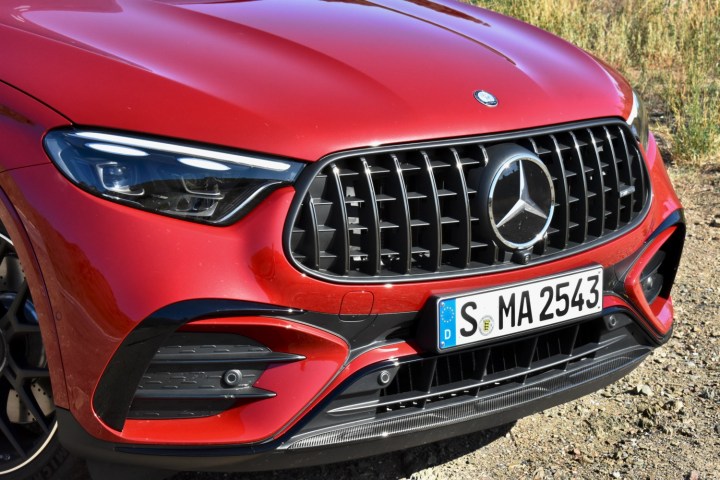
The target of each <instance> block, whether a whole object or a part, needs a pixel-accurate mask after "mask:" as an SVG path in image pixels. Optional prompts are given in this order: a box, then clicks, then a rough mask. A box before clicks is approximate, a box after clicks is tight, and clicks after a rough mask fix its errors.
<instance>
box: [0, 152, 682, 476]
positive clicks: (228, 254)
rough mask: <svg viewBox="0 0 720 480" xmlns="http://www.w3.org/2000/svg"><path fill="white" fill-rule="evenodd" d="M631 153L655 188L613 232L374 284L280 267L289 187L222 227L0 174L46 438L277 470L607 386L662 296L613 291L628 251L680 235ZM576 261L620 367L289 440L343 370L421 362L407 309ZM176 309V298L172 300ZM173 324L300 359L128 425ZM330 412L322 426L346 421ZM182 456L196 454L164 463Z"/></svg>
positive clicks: (198, 465) (664, 183)
mask: <svg viewBox="0 0 720 480" xmlns="http://www.w3.org/2000/svg"><path fill="white" fill-rule="evenodd" d="M646 157H647V162H648V170H649V172H650V178H651V180H652V184H653V195H654V199H653V202H652V205H651V207H650V210H649V211H648V213H647V216H646V217H645V219H644V220H643V221H642V222H641V223H640V224H639V225H638V226H637V227H636V228H634V229H633V230H631V231H629V232H628V233H626V234H625V235H623V236H622V237H620V238H616V239H613V240H612V241H609V242H606V243H604V244H602V245H599V246H598V247H597V248H594V249H591V250H587V251H583V252H580V253H577V254H575V255H572V256H568V257H565V258H562V259H560V260H557V261H553V262H547V263H542V264H538V265H531V266H528V267H526V268H522V269H515V270H509V271H501V272H498V273H493V274H488V275H482V276H475V277H464V278H452V279H443V280H440V281H424V282H410V283H402V284H375V285H342V284H333V283H329V282H326V281H322V280H318V279H314V278H311V277H308V276H307V275H305V274H303V273H301V272H300V271H298V270H297V269H296V268H295V267H293V266H292V265H291V264H290V263H289V262H288V261H287V257H286V255H285V253H284V252H283V248H282V244H281V241H280V239H281V238H282V234H283V228H284V219H285V217H286V214H287V211H288V209H289V206H290V203H291V202H292V199H293V196H294V191H293V189H292V188H285V189H282V190H278V191H276V192H274V193H273V194H272V195H271V196H270V197H269V198H268V199H267V200H266V201H265V202H263V203H262V204H261V205H259V206H258V207H257V208H256V209H255V210H254V211H253V212H251V213H250V214H249V215H248V216H247V217H245V218H244V219H243V220H242V221H240V222H238V223H237V224H235V225H232V226H229V227H224V228H214V227H207V226H202V225H196V224H191V223H188V222H183V221H179V220H174V219H170V218H165V217H160V216H156V215H151V214H148V213H145V212H140V211H136V210H133V209H130V208H126V207H122V206H119V205H115V204H112V203H109V202H106V201H103V200H101V199H98V198H95V197H93V196H91V195H88V194H86V193H85V192H82V191H80V190H79V189H77V188H75V187H74V186H72V185H71V184H69V183H68V182H67V180H66V179H64V178H63V177H62V176H61V175H60V174H59V173H58V172H57V170H56V169H55V168H54V167H53V166H52V165H47V164H45V165H39V166H36V167H31V168H25V169H18V170H13V171H11V172H6V173H4V174H2V176H0V182H1V185H0V186H2V188H3V190H4V191H5V192H7V194H8V196H9V197H10V198H11V201H12V203H13V205H15V207H16V208H17V210H18V212H19V217H20V218H21V219H22V221H23V225H24V227H25V229H26V230H27V232H28V237H29V239H30V241H31V242H32V246H33V249H34V251H35V253H36V256H37V258H38V262H39V266H40V270H41V272H42V275H43V278H44V281H45V285H46V287H47V295H48V297H49V299H50V303H51V305H52V311H49V312H44V313H43V315H44V318H45V319H46V320H45V321H48V320H50V321H52V320H53V319H54V323H55V325H56V327H57V332H58V339H57V341H58V346H59V348H58V349H57V351H59V352H61V354H59V355H57V356H56V357H53V358H50V359H49V362H50V364H51V365H53V364H57V365H60V364H62V365H63V366H64V369H65V372H66V375H65V378H64V381H65V382H66V384H67V390H68V401H67V403H63V402H59V403H58V407H59V414H58V418H59V421H60V423H61V429H60V431H61V436H62V438H63V439H64V441H65V443H66V444H67V445H68V447H69V448H71V449H76V450H77V451H79V453H82V454H84V455H86V456H90V457H94V458H102V459H107V460H112V461H127V462H130V463H138V464H146V465H155V466H162V465H166V466H171V467H172V468H174V469H196V470H197V469H208V470H210V469H227V470H236V469H247V470H254V469H262V468H279V467H280V466H288V467H291V466H300V465H309V464H315V463H322V462H326V461H330V460H332V459H337V458H336V457H335V456H334V455H338V454H339V452H340V451H342V454H343V455H344V456H343V458H344V459H346V458H353V457H358V456H365V455H368V454H372V453H379V452H382V451H387V450H389V449H391V448H395V447H396V446H397V448H404V447H406V446H410V445H414V444H419V443H426V442H428V441H433V440H437V439H440V438H446V437H450V436H453V435H457V434H461V433H464V432H470V431H474V430H479V429H482V428H488V427H491V426H494V425H497V424H502V423H506V422H508V421H511V420H513V419H516V418H519V417H521V416H523V415H527V414H528V413H531V412H534V411H537V410H541V409H543V408H546V407H548V406H551V405H555V404H557V403H561V402H562V401H565V400H568V399H571V398H575V397H577V396H580V395H584V394H586V393H588V392H590V391H592V390H595V389H597V388H599V387H601V386H603V385H605V384H607V383H610V382H612V381H614V380H615V379H616V378H619V377H620V376H622V375H623V374H625V373H627V372H628V371H630V370H631V369H632V368H634V366H635V365H637V363H638V362H639V361H640V360H641V359H642V357H643V356H644V355H645V354H647V352H649V350H650V349H651V348H652V347H653V346H655V345H658V344H660V343H662V342H663V341H664V340H665V339H666V338H667V336H668V335H669V331H670V328H671V323H672V308H671V305H672V304H671V301H670V299H669V289H668V292H666V293H667V294H666V295H665V297H664V299H663V301H662V302H661V303H659V304H657V305H655V306H649V305H647V306H644V305H641V304H640V303H641V302H638V299H637V298H635V297H633V296H632V295H631V294H630V293H631V292H629V290H628V288H627V285H626V280H627V277H628V275H629V274H630V273H631V272H632V267H633V266H634V265H635V262H636V261H637V260H638V259H640V258H641V257H642V255H643V254H644V253H645V252H647V251H648V249H649V248H650V247H651V245H652V244H653V242H654V241H655V240H656V239H657V238H661V234H662V233H663V232H669V231H670V229H672V228H675V231H677V232H678V233H677V234H674V233H673V234H672V235H671V236H673V238H676V237H677V236H682V235H683V233H684V229H683V228H682V222H683V219H682V214H681V210H679V209H680V208H681V207H680V204H679V202H678V200H677V198H676V196H675V194H674V193H673V191H672V187H671V185H670V183H669V180H668V178H667V176H666V173H665V171H664V167H663V165H662V161H661V160H660V158H659V155H658V154H657V151H656V148H655V144H654V142H651V144H650V148H649V150H648V152H646ZM20 192H22V195H21V194H20ZM57 198H64V199H65V201H64V202H62V203H60V202H57V201H56V199H57ZM68 205H71V206H72V208H68ZM108 232H113V234H112V235H109V234H108ZM663 240H667V238H664V239H663ZM678 255H679V253H678ZM589 264H600V265H602V266H603V267H604V269H605V279H606V285H604V291H605V301H604V308H605V310H604V311H603V317H605V316H608V315H611V314H612V313H613V312H615V311H616V310H614V309H620V310H618V311H622V312H623V314H624V315H627V317H628V318H630V319H631V322H632V325H633V328H634V330H633V331H634V332H636V334H633V335H630V337H632V338H633V339H634V341H636V345H635V346H634V347H633V348H636V350H635V353H634V354H633V355H631V357H628V360H627V361H625V362H621V363H622V365H616V366H615V367H613V368H609V369H607V370H606V371H602V372H596V374H595V375H592V377H593V378H589V379H587V381H578V380H577V378H575V379H574V380H575V382H574V384H573V385H569V386H568V388H564V387H562V388H555V387H553V388H549V387H548V386H547V385H544V384H540V386H539V387H538V388H537V389H536V390H537V391H541V390H543V389H545V390H547V392H548V393H547V395H545V394H542V395H538V396H534V397H532V398H530V399H529V401H522V402H521V401H516V402H511V404H508V405H507V408H504V409H503V410H502V411H495V410H492V415H479V414H478V415H476V416H472V415H470V416H467V415H465V416H463V415H460V416H458V417H457V421H453V422H450V423H448V424H432V428H421V429H415V430H413V432H414V433H404V432H403V431H401V430H402V428H399V429H398V431H397V432H396V435H395V434H393V435H390V434H388V438H392V441H391V440H388V439H383V437H382V435H380V436H379V437H378V436H377V435H374V434H373V435H374V436H373V435H371V436H370V437H367V438H359V439H358V438H355V437H354V435H356V434H355V433H352V432H350V431H349V430H348V431H347V432H346V433H345V435H346V436H349V437H348V438H353V439H354V440H353V441H352V442H349V443H347V444H345V445H343V446H342V447H333V446H322V447H315V448H311V447H308V448H300V447H299V445H304V443H299V442H301V441H302V442H305V443H308V445H314V444H315V443H313V442H315V440H312V439H313V438H315V437H316V436H317V435H322V434H325V433H326V432H325V431H324V429H325V428H326V427H327V423H325V424H322V423H313V422H318V421H319V420H318V419H321V418H324V417H326V416H327V415H328V414H327V412H324V410H323V408H325V407H328V405H329V403H328V402H331V401H333V400H332V399H334V398H336V397H337V398H339V397H338V396H339V395H341V392H342V391H344V390H346V389H348V388H350V385H351V383H352V382H353V381H354V380H357V379H359V378H361V377H360V376H362V375H365V374H368V372H374V369H376V368H383V369H387V367H386V365H387V362H388V361H390V362H393V363H394V362H398V363H403V362H406V361H407V362H411V361H414V360H413V359H417V358H424V357H423V356H424V355H426V353H424V350H423V348H422V347H421V346H420V343H422V342H418V341H417V332H418V328H419V323H421V322H422V321H423V320H422V319H421V315H420V314H419V313H418V312H421V311H422V309H423V306H424V305H425V304H426V303H427V301H428V299H429V298H431V297H433V296H443V295H448V294H454V293H457V292H464V291H475V290H480V289H484V288H488V287H493V286H497V285H503V284H509V283H514V282H518V281H522V280H527V279H531V278H538V277H543V276H548V275H552V274H555V273H558V272H562V271H570V270H573V269H577V268H582V267H585V266H587V265H589ZM189 305H192V308H190V309H188V308H186V307H188V306H189ZM645 307H652V308H645ZM648 312H649V313H648ZM41 313H42V312H41ZM653 318H656V319H657V318H660V320H661V321H660V322H654V321H653ZM603 321H604V320H603ZM183 326H185V328H188V329H190V330H192V329H193V328H196V329H200V330H202V329H208V328H209V329H215V330H218V329H220V330H223V329H225V330H228V329H229V330H231V331H232V332H233V333H235V334H238V335H249V336H252V335H253V334H252V332H251V331H255V332H259V331H261V330H262V331H264V332H265V334H264V335H265V337H267V338H265V339H264V340H265V341H264V342H263V343H265V344H270V343H272V342H275V344H273V346H274V347H275V348H273V350H275V349H276V348H277V349H278V350H277V351H285V352H287V353H300V354H301V355H303V356H304V357H305V359H304V360H302V361H299V362H295V363H288V364H287V365H285V364H283V365H278V366H272V367H267V368H266V370H265V373H263V375H262V376H261V378H260V380H259V382H261V383H260V384H259V385H260V386H261V387H263V389H265V390H268V391H273V392H275V393H277V395H276V396H274V397H272V398H266V399H263V400H258V401H249V402H240V403H239V404H238V405H235V406H233V407H232V408H230V409H228V410H223V411H222V412H220V413H213V414H212V415H208V416H203V417H200V418H182V419H171V418H159V419H155V420H153V419H148V418H128V417H127V413H128V410H129V408H130V406H131V402H132V398H133V395H134V394H135V388H136V386H137V385H138V379H139V377H140V376H142V374H143V372H144V371H145V368H146V367H147V365H148V362H149V361H150V360H151V357H152V355H154V354H155V352H156V350H157V346H158V345H159V344H160V343H162V341H163V339H164V338H166V337H167V336H168V335H169V334H171V333H172V332H174V331H176V330H177V329H178V328H180V327H183ZM253 329H254V330H253ZM273 332H285V333H278V334H277V335H273V334H272V333H273ZM538 333H543V334H544V333H547V332H538ZM508 340H516V339H508ZM46 341H47V340H46ZM290 346H292V349H290ZM128 347H131V348H130V349H129V350H128ZM49 351H54V349H49ZM608 354H609V353H608ZM613 355H614V353H613ZM596 356H597V355H596ZM601 356H602V355H601ZM593 358H595V357H593ZM567 361H568V359H565V360H563V362H567ZM593 361H594V360H593ZM561 363H562V362H561ZM601 364H602V365H604V363H602V362H599V363H598V365H601ZM610 364H612V365H615V364H614V363H612V362H610ZM566 367H569V364H567V365H566ZM309 371H311V372H312V373H311V374H308V372H309ZM570 371H571V370H568V372H570ZM576 373H578V374H579V372H576ZM542 374H543V375H549V377H548V378H547V381H548V382H551V383H552V384H553V385H564V384H565V383H567V381H568V380H569V378H566V379H564V380H563V379H562V378H559V377H558V378H554V377H553V375H554V374H553V373H552V372H550V373H548V372H547V371H545V372H543V373H542ZM303 375H304V376H303ZM560 375H561V376H562V375H565V373H562V374H560ZM288 379H292V382H289V381H288ZM525 380H527V378H526V379H525ZM373 381H375V380H373ZM479 381H482V379H480V380H479ZM537 381H539V382H540V381H545V380H543V379H540V378H538V379H537ZM53 382H54V384H55V383H57V382H58V380H57V379H56V378H53ZM564 382H565V383H564ZM295 385H297V387H293V386H295ZM528 385H530V384H528ZM291 387H293V388H291ZM466 387H467V388H469V389H470V390H472V389H475V388H479V386H478V385H475V386H466ZM508 388H509V387H508ZM522 388H525V387H522ZM376 390H377V389H376ZM478 391H479V390H478ZM523 391H525V392H527V391H528V390H523ZM283 392H284V393H283ZM476 393H477V392H476ZM522 395H525V394H524V393H523V394H522ZM522 395H521V396H522ZM453 398H455V397H453ZM478 398H479V397H478ZM453 401H454V400H453ZM441 403H442V402H441ZM451 403H452V402H451ZM471 407H472V408H470V405H469V404H468V405H466V406H464V407H462V408H465V409H466V410H468V409H471V410H472V411H473V412H476V413H482V411H483V410H482V408H484V407H479V406H478V405H476V404H472V405H471ZM328 408H330V407H328ZM332 408H335V407H332ZM402 408H403V409H405V408H409V407H407V406H404V407H402ZM438 408H439V407H438ZM453 408H455V407H453ZM458 408H460V407H458ZM376 413H377V411H376ZM363 414H367V412H364V413H363ZM443 415H446V416H448V415H449V416H452V414H451V413H448V412H443ZM331 416H332V415H331ZM336 417H337V416H336ZM345 420H347V417H343V418H341V419H340V420H339V421H337V423H336V424H335V426H339V425H345V423H347V422H346V421H345ZM375 420H377V419H376V418H375V417H373V418H372V419H370V418H369V417H362V418H360V421H361V422H374V421H375ZM353 421H358V420H357V419H355V420H353ZM418 422H420V420H418ZM423 422H425V420H423ZM421 423H422V422H421ZM368 425H370V424H368ZM423 425H430V424H428V423H423ZM343 428H345V427H343ZM353 428H354V427H353ZM387 428H390V427H387ZM393 428H394V427H393ZM368 429H369V430H371V431H373V432H377V431H380V430H382V431H383V432H384V431H385V430H386V428H385V426H383V427H378V426H375V427H373V428H369V427H368ZM378 429H379V430H378ZM393 431H394V430H393ZM418 432H420V433H418ZM381 433H382V432H381ZM358 442H359V443H358ZM291 445H296V446H295V448H290V446H291ZM298 452H300V453H299V454H298ZM333 452H334V453H333ZM260 453H264V455H263V456H258V455H259V454H260ZM118 456H119V457H118ZM181 456H187V457H188V458H191V459H193V460H196V461H192V462H191V461H188V462H185V461H182V460H180V459H179V458H175V457H181ZM276 458H282V459H284V460H279V459H278V460H275V459H276ZM113 459H115V460H113ZM271 459H272V460H271ZM166 460H169V461H168V462H166Z"/></svg>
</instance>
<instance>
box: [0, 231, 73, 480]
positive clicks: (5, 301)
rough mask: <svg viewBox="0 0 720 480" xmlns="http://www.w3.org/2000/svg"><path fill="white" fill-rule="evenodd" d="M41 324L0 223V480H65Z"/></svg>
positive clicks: (65, 458) (67, 458) (65, 460)
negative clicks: (62, 479) (63, 479)
mask: <svg viewBox="0 0 720 480" xmlns="http://www.w3.org/2000/svg"><path fill="white" fill-rule="evenodd" d="M73 463H74V458H73V457H72V456H71V455H70V454H69V453H68V452H67V450H65V449H64V448H63V447H62V446H61V445H60V442H59V441H58V438H57V420H56V418H55V404H54V403H53V395H52V388H51V385H50V371H49V370H48V365H47V357H46V355H45V348H44V347H43V342H42V337H41V335H40V324H39V322H38V316H37V313H36V311H35V307H34V305H33V301H32V297H31V295H30V289H29V288H28V283H27V279H26V278H25V273H24V271H23V267H22V264H21V262H20V259H19V258H18V256H17V252H16V250H15V244H14V243H13V241H12V240H11V239H10V237H9V236H8V234H7V230H6V229H5V227H4V225H2V223H0V479H2V480H5V479H35V478H38V479H43V480H46V479H48V480H49V479H61V478H66V475H65V473H66V472H67V471H68V470H69V468H70V466H71V464H73Z"/></svg>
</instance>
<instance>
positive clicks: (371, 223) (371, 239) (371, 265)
mask: <svg viewBox="0 0 720 480" xmlns="http://www.w3.org/2000/svg"><path fill="white" fill-rule="evenodd" d="M361 163H362V172H361V175H360V176H361V180H360V182H359V187H360V193H361V195H362V198H365V199H367V202H368V205H367V206H363V207H364V208H361V209H360V215H359V219H360V222H361V223H362V224H363V225H366V226H367V229H368V230H367V232H366V235H365V242H364V244H361V245H360V248H361V250H363V251H365V252H366V253H367V254H368V261H367V273H368V274H369V275H378V274H379V273H380V248H381V246H380V214H379V212H378V205H377V204H378V202H377V196H376V195H375V186H374V184H373V179H372V173H371V172H372V168H371V167H370V165H369V164H368V162H367V160H366V159H365V157H362V158H361Z"/></svg>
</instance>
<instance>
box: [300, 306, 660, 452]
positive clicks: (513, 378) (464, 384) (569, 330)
mask: <svg viewBox="0 0 720 480" xmlns="http://www.w3.org/2000/svg"><path fill="white" fill-rule="evenodd" d="M651 350H652V341H651V340H650V339H649V338H648V337H647V335H646V334H645V333H644V332H643V331H642V329H640V328H639V327H638V325H637V324H636V323H635V321H634V320H632V319H631V318H630V317H629V316H628V315H626V314H623V313H618V312H615V313H612V314H610V315H607V316H599V317H597V318H594V319H590V320H585V321H582V322H580V323H576V324H574V325H568V326H564V327H560V328H557V329H553V330H551V331H548V332H544V333H538V334H536V335H531V336H526V337H525V338H520V339H516V340H510V341H507V342H504V343H500V344H494V345H489V346H484V347H476V348H474V349H469V350H465V351H459V352H453V353H442V354H433V355H428V356H424V357H414V358H410V359H400V360H399V361H397V362H396V363H391V362H386V363H385V364H383V365H380V366H377V367H376V368H374V369H372V370H370V371H368V372H367V373H365V374H364V375H362V376H360V377H358V378H357V379H354V380H353V381H352V382H351V383H349V385H347V386H346V387H345V388H344V389H342V390H341V392H340V393H339V394H338V395H337V396H335V397H334V398H333V400H332V402H329V403H328V404H327V405H326V406H325V407H324V408H323V409H322V411H321V412H319V413H318V414H317V415H316V416H315V417H314V418H313V419H312V420H311V421H310V422H309V423H308V424H307V425H306V426H305V427H304V428H303V430H302V431H301V432H299V433H298V434H297V435H296V436H295V437H294V439H293V440H292V441H291V442H289V443H290V446H289V448H293V449H294V448H310V447H318V446H323V445H335V444H339V443H344V442H353V441H361V440H366V439H370V438H384V437H387V436H391V435H396V434H404V433H409V432H413V431H419V430H424V429H429V428H434V427H438V426H442V425H449V424H453V423H458V422H464V421H467V420H471V419H480V418H482V417H485V418H488V417H492V415H494V414H497V413H500V412H504V411H509V410H513V409H514V410H515V411H516V413H515V414H513V416H511V417H506V420H505V421H506V422H507V421H509V420H507V418H512V419H514V418H520V417H521V416H523V415H526V414H528V413H532V412H534V411H537V410H539V409H540V408H539V406H538V402H539V403H541V404H542V405H544V407H543V408H545V407H547V406H551V405H554V404H557V403H559V402H554V401H552V397H554V396H558V395H559V396H561V397H562V398H564V399H565V400H567V399H569V398H575V396H574V395H569V396H564V395H565V394H564V393H563V392H568V391H571V390H575V391H580V392H584V393H588V392H589V391H591V390H594V389H595V388H599V387H600V386H604V385H606V384H607V383H609V382H610V381H613V380H614V379H615V378H618V377H619V376H620V375H622V374H624V373H627V372H628V371H629V370H631V369H632V368H634V367H635V366H636V365H637V364H638V363H639V362H640V361H641V360H642V359H643V358H644V357H645V356H646V355H647V354H648V353H649V352H650V351H651ZM383 375H385V376H387V377H389V382H388V383H387V384H386V385H385V386H384V387H383V386H381V385H382V384H383V382H382V381H381V380H382V378H383ZM589 383H593V384H595V385H596V386H595V387H594V388H592V389H585V387H584V385H586V384H589ZM581 394H582V393H581ZM492 423H493V420H492V419H490V420H487V425H492Z"/></svg>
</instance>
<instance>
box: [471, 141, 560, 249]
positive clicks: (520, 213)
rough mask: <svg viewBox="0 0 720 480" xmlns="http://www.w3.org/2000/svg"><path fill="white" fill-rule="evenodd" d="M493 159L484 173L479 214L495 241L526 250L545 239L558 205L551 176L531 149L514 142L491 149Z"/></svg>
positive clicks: (480, 186) (505, 246)
mask: <svg viewBox="0 0 720 480" xmlns="http://www.w3.org/2000/svg"><path fill="white" fill-rule="evenodd" d="M488 155H489V157H490V162H489V164H488V166H487V167H486V169H485V170H486V171H485V172H484V174H483V175H482V179H481V180H480V182H481V185H479V188H480V191H482V192H485V193H484V194H483V195H484V196H485V195H486V197H485V200H483V199H482V197H481V205H480V209H481V212H480V216H481V218H484V219H485V221H486V222H487V223H486V225H488V226H489V227H490V228H489V230H490V233H491V234H492V236H493V237H494V240H495V242H496V243H497V244H498V245H499V246H500V247H502V248H505V249H508V250H523V249H527V248H529V247H532V246H533V245H534V244H535V243H537V242H538V241H540V240H542V238H543V237H544V236H545V233H546V232H547V230H548V228H549V227H550V222H551V221H552V214H553V210H554V205H555V190H554V188H553V183H552V177H551V176H550V172H548V169H547V167H546V166H545V164H544V163H543V162H542V161H541V160H540V159H539V158H538V157H537V156H536V155H535V154H534V153H532V152H531V151H529V150H527V149H525V148H523V147H521V146H519V145H515V144H502V145H496V146H494V147H491V148H489V149H488Z"/></svg>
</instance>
